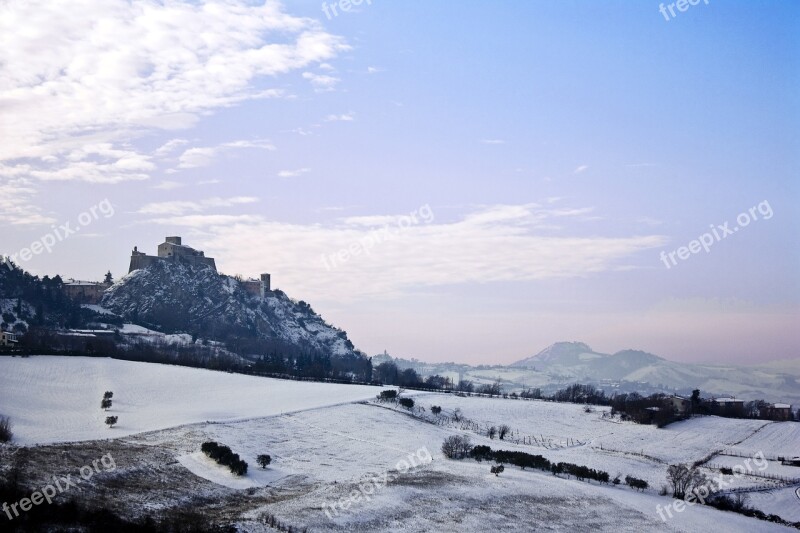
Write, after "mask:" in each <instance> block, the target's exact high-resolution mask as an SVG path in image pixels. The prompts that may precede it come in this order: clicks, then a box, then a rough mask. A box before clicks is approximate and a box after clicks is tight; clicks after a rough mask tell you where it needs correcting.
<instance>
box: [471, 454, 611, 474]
mask: <svg viewBox="0 0 800 533" xmlns="http://www.w3.org/2000/svg"><path fill="white" fill-rule="evenodd" d="M469 455H470V457H472V458H473V459H475V460H477V461H483V460H487V461H495V462H496V463H506V464H511V465H515V466H518V467H520V468H522V469H523V470H525V469H526V468H535V469H537V470H544V471H546V472H552V473H553V474H554V475H555V474H567V475H569V476H575V477H576V478H577V479H579V480H581V481H583V480H584V479H594V480H596V481H599V482H601V483H608V481H609V475H608V472H604V471H602V470H595V469H594V468H589V467H588V466H581V465H576V464H572V463H551V462H550V461H549V460H548V459H547V458H545V457H542V456H541V455H532V454H530V453H525V452H515V451H509V450H492V449H491V448H490V447H489V446H482V445H481V446H475V447H473V448H472V450H470V452H469Z"/></svg>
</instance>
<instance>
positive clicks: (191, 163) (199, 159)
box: [178, 140, 276, 169]
mask: <svg viewBox="0 0 800 533" xmlns="http://www.w3.org/2000/svg"><path fill="white" fill-rule="evenodd" d="M246 148H257V149H261V150H269V151H273V150H275V149H276V148H275V146H274V145H273V144H272V143H271V142H269V141H267V140H255V141H230V142H226V143H222V144H220V145H218V146H203V147H194V148H189V149H188V150H185V151H184V152H183V153H182V154H181V155H180V157H179V158H178V168H182V169H187V168H199V167H206V166H208V165H210V164H211V163H212V162H213V161H214V159H215V158H216V157H217V155H219V154H220V153H222V152H224V151H226V150H231V149H246Z"/></svg>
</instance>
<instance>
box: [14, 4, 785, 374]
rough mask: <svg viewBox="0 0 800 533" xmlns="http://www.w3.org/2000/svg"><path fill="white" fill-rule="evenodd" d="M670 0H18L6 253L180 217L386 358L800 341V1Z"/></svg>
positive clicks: (142, 237)
mask: <svg viewBox="0 0 800 533" xmlns="http://www.w3.org/2000/svg"><path fill="white" fill-rule="evenodd" d="M669 6H670V4H664V5H663V7H664V9H663V12H661V11H660V10H659V7H660V4H659V3H656V2H649V1H639V0H636V1H633V0H630V1H602V2H589V1H559V2H544V1H530V2H527V1H526V2H523V1H511V0H504V1H497V2H494V1H493V2H488V1H487V2H478V1H462V2H454V1H439V2H424V1H419V0H404V1H402V2H399V1H394V2H390V1H388V0H369V1H368V0H363V1H362V2H360V3H359V5H357V6H356V5H349V4H347V3H344V2H325V3H322V4H321V3H320V2H319V1H318V0H315V1H305V0H303V1H296V2H284V3H279V2H272V1H267V2H266V3H264V2H263V1H251V2H244V1H236V0H230V1H207V2H200V1H198V2H182V1H172V0H167V1H162V2H158V1H132V2H127V1H117V0H109V1H106V2H94V1H81V0H72V1H70V2H55V1H52V0H48V1H37V0H25V1H22V0H19V1H18V0H0V235H1V237H0V253H2V254H4V255H8V256H12V257H13V258H14V260H15V262H16V263H17V264H19V265H20V266H22V267H23V268H25V269H26V270H29V271H30V272H32V273H34V274H37V275H45V274H48V275H51V276H52V275H54V274H61V275H62V277H64V278H75V279H83V280H99V279H102V276H103V274H105V272H106V271H108V270H110V271H111V272H112V274H113V275H114V276H115V277H116V278H120V277H122V276H124V275H125V274H127V271H128V263H129V258H130V252H131V250H132V249H133V247H134V246H138V249H139V250H140V251H144V252H147V253H150V254H155V253H156V247H157V245H158V244H159V243H161V242H163V240H164V237H165V236H167V235H180V236H182V237H183V239H184V243H185V244H188V245H190V246H193V247H195V248H197V249H201V250H204V251H205V253H206V255H208V256H211V257H214V258H215V259H216V263H217V266H218V268H219V269H220V271H222V272H224V273H227V274H231V275H234V274H240V275H243V276H245V277H249V276H257V275H258V274H260V273H262V272H268V273H270V274H272V280H273V287H275V288H279V289H281V290H283V291H285V292H286V293H287V294H289V295H290V296H291V297H293V298H296V299H298V300H300V299H302V300H306V301H308V302H309V303H311V305H312V307H313V308H314V309H315V310H316V311H317V312H319V313H320V314H322V315H323V317H324V318H325V319H327V320H328V321H329V322H331V323H333V324H334V325H336V326H338V327H341V328H343V329H345V330H346V331H347V332H348V334H349V336H350V338H351V339H352V340H353V342H354V343H355V345H356V346H357V347H358V348H360V349H361V350H363V351H365V352H366V353H368V354H375V353H382V352H383V351H384V350H387V351H388V352H389V353H390V354H392V355H395V356H398V357H406V358H411V357H415V358H418V359H421V360H427V361H458V362H465V363H472V364H505V363H511V362H513V361H516V360H520V359H523V358H525V357H528V356H530V355H533V354H535V353H537V352H538V351H540V350H542V349H543V348H545V347H546V346H548V345H550V344H552V343H554V342H557V341H582V342H586V343H588V344H589V345H590V346H591V347H592V348H593V349H594V350H596V351H604V352H608V353H612V352H615V351H618V350H622V349H629V348H635V349H642V350H645V351H648V352H652V353H655V354H657V355H660V356H662V357H665V358H667V359H671V360H675V361H685V362H690V363H718V364H728V363H731V364H752V365H755V364H760V363H764V362H767V361H772V360H779V359H791V358H797V357H798V356H800V327H799V326H800V282H799V281H798V280H799V277H798V273H800V251H799V249H800V247H799V246H798V245H799V244H800V242H799V241H800V239H799V238H798V237H799V236H800V231H799V230H800V209H798V200H800V195H799V194H798V192H799V191H798V176H800V172H799V171H800V3H797V2H792V1H781V2H779V1H776V2H769V3H762V2H746V1H736V2H733V1H731V2H724V3H723V2H719V1H716V0H711V1H709V2H706V1H705V0H701V1H699V2H698V3H697V5H691V4H689V5H686V6H684V8H685V10H684V11H680V10H678V9H677V7H676V6H673V8H672V12H673V13H674V16H673V15H672V14H671V13H670V9H669ZM347 7H349V8H350V9H349V10H347V9H344V8H347ZM334 8H335V10H334Z"/></svg>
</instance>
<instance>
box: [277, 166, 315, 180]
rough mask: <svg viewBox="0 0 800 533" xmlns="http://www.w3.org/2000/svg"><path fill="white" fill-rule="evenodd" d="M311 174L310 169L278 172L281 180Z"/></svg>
mask: <svg viewBox="0 0 800 533" xmlns="http://www.w3.org/2000/svg"><path fill="white" fill-rule="evenodd" d="M308 172H311V169H310V168H298V169H297V170H281V171H280V172H278V176H279V177H281V178H295V177H297V176H300V175H302V174H306V173H308Z"/></svg>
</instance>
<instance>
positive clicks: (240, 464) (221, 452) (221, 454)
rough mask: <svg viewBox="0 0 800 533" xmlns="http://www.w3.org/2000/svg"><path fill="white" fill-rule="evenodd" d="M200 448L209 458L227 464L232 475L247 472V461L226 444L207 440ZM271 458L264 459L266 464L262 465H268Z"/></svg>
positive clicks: (241, 474) (240, 474)
mask: <svg viewBox="0 0 800 533" xmlns="http://www.w3.org/2000/svg"><path fill="white" fill-rule="evenodd" d="M200 450H201V451H202V452H203V453H204V454H206V455H207V456H209V457H210V458H211V459H213V460H215V461H216V462H217V463H218V464H221V465H223V466H227V467H228V468H229V469H230V471H231V473H233V474H234V475H237V476H243V475H245V474H246V473H247V462H246V461H244V460H243V459H242V458H241V457H239V454H238V453H233V450H231V449H230V448H229V447H228V446H223V445H220V444H219V443H217V442H214V441H209V442H204V443H203V444H202V445H201V446H200ZM265 457H266V456H265ZM271 460H272V459H271V458H270V460H269V461H266V464H264V465H263V467H264V468H266V465H268V464H269V463H270V462H271Z"/></svg>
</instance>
